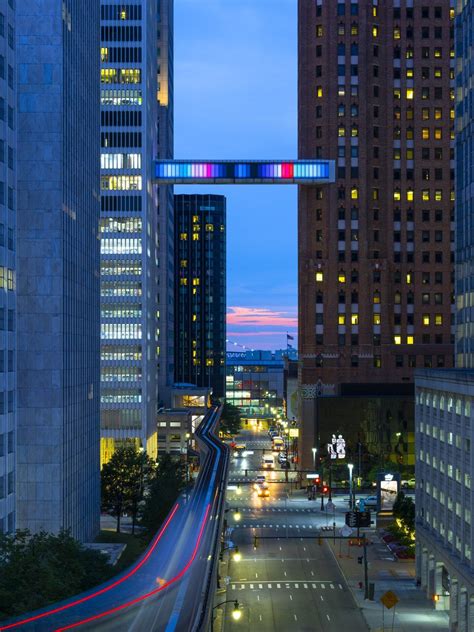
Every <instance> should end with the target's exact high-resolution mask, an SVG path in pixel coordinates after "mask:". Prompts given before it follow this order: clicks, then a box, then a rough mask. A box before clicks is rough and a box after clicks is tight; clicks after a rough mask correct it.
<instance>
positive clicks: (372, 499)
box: [356, 496, 378, 509]
mask: <svg viewBox="0 0 474 632" xmlns="http://www.w3.org/2000/svg"><path fill="white" fill-rule="evenodd" d="M361 500H363V501H364V507H367V508H369V507H372V508H373V509H376V508H377V504H378V500H377V496H367V498H358V499H357V500H356V505H359V503H360V501H361Z"/></svg>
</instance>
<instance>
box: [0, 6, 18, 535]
mask: <svg viewBox="0 0 474 632" xmlns="http://www.w3.org/2000/svg"><path fill="white" fill-rule="evenodd" d="M15 29H16V25H15V11H14V9H13V4H12V3H11V2H9V3H7V2H4V3H3V5H2V7H1V12H0V121H1V125H0V290H1V292H0V340H1V342H0V533H2V532H3V531H13V530H14V529H15V527H16V520H15V484H16V480H15V479H16V475H15V463H16V421H17V416H16V407H17V399H16V379H17V375H16V334H15V329H16V257H15V243H16V215H17V214H16V210H17V204H16V201H17V200H16V198H17V193H16V177H17V174H16V163H15V156H16V152H17V141H16V120H17V110H16V101H17V90H16V81H15V76H16V71H17V59H16V50H15V39H14V33H15Z"/></svg>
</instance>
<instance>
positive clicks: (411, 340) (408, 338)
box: [407, 336, 415, 345]
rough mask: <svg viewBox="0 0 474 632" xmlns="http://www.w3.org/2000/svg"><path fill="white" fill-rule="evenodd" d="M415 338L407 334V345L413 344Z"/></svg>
mask: <svg viewBox="0 0 474 632" xmlns="http://www.w3.org/2000/svg"><path fill="white" fill-rule="evenodd" d="M414 342H415V340H414V338H413V336H407V345H412V344H414Z"/></svg>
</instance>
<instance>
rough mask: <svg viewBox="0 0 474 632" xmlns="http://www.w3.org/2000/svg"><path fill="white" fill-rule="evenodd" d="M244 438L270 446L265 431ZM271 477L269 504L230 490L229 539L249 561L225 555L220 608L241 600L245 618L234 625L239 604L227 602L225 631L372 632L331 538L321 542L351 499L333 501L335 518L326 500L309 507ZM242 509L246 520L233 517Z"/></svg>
mask: <svg viewBox="0 0 474 632" xmlns="http://www.w3.org/2000/svg"><path fill="white" fill-rule="evenodd" d="M244 440H245V442H246V444H247V448H248V449H249V450H250V451H251V450H252V449H254V448H255V449H259V448H262V447H266V448H270V446H271V443H270V440H269V439H268V438H267V435H266V434H265V433H263V432H262V433H259V434H258V435H251V434H250V433H246V435H245V438H244ZM260 459H261V453H260V452H256V453H255V454H254V455H249V456H247V458H246V459H245V460H244V459H233V460H232V462H231V471H230V475H229V478H231V479H233V480H238V478H239V474H241V473H242V470H243V469H245V468H246V467H247V468H249V469H254V468H258V467H259V463H260ZM255 475H256V473H255ZM266 475H267V479H269V488H270V497H269V498H267V499H260V498H258V497H257V496H256V493H255V491H254V490H253V486H252V485H244V484H242V485H241V486H240V489H235V485H231V486H230V487H231V489H230V490H228V492H227V500H228V506H229V507H230V508H231V511H230V512H229V516H230V517H229V519H228V524H229V529H228V532H227V538H228V541H229V542H230V543H231V545H237V546H238V547H239V551H240V553H241V555H242V559H241V561H240V562H235V561H233V560H230V561H228V560H229V558H228V553H227V552H226V553H225V561H224V564H223V565H222V568H221V575H222V578H221V582H222V584H223V585H224V584H226V592H225V593H221V594H219V595H218V596H217V598H216V603H219V602H220V601H224V600H226V599H237V600H238V601H239V603H240V604H241V609H242V617H241V619H240V621H238V622H234V621H233V620H232V617H231V613H232V608H233V606H232V604H227V605H226V606H225V608H226V609H227V611H226V612H225V613H224V617H223V622H224V623H223V630H225V632H237V631H238V630H240V631H242V632H253V631H255V630H258V632H270V631H271V632H280V631H281V632H288V630H292V631H293V630H294V631H298V632H305V631H306V630H307V631H308V632H309V631H310V630H311V631H312V632H314V631H321V632H332V631H334V632H336V630H337V632H340V631H341V630H343V629H347V630H351V632H366V631H367V625H366V623H365V621H364V619H363V617H362V615H361V614H360V611H359V609H358V608H357V606H356V604H355V602H354V600H353V598H352V595H351V593H350V591H349V589H348V586H347V583H346V581H345V579H344V577H343V575H342V574H341V572H340V570H339V567H338V565H337V562H336V560H335V559H334V556H333V554H332V552H331V551H330V549H329V547H328V546H327V545H326V543H325V542H324V540H323V542H322V544H319V542H318V537H317V534H318V533H319V529H320V527H321V526H323V527H325V526H326V525H328V526H329V527H330V526H332V523H333V521H334V522H335V523H336V531H337V530H338V529H339V528H340V527H341V526H342V525H343V523H344V513H345V512H346V511H347V500H348V499H347V498H346V497H345V496H344V495H342V496H341V497H338V498H334V503H335V506H336V508H335V511H334V512H330V513H329V514H328V513H327V512H326V511H321V509H320V506H321V505H320V500H319V499H318V500H316V501H308V500H307V499H306V497H305V496H304V495H303V494H301V493H299V492H297V491H295V489H294V486H292V487H293V491H292V492H291V493H290V489H289V488H290V485H289V484H287V483H286V482H284V481H285V475H284V473H283V472H274V473H270V474H268V473H267V474H266ZM272 481H273V482H272ZM346 496H347V495H346ZM237 507H238V509H239V513H240V514H241V519H240V521H238V522H236V521H235V520H234V518H233V513H234V511H235V509H236V508H237ZM327 533H328V535H329V534H330V533H332V531H331V532H327ZM255 536H257V541H256V544H257V548H256V549H255V548H254V543H255V542H254V537H255Z"/></svg>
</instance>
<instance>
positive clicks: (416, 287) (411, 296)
mask: <svg viewBox="0 0 474 632" xmlns="http://www.w3.org/2000/svg"><path fill="white" fill-rule="evenodd" d="M453 12H454V9H453V6H452V2H450V1H449V0H440V1H439V2H436V3H435V5H433V3H416V2H413V0H391V1H390V2H379V1H378V0H359V2H350V1H349V0H347V1H342V0H341V1H335V0H334V1H333V0H315V1H313V0H299V158H300V159H303V158H309V157H316V158H318V157H324V158H328V159H334V160H336V182H335V184H331V185H326V186H321V187H317V186H315V187H310V186H308V187H300V191H299V229H298V231H299V247H298V248H299V250H298V255H299V357H300V376H299V381H300V390H301V415H302V420H303V438H302V446H303V464H304V465H307V466H309V465H310V464H311V458H312V457H311V448H312V447H319V445H320V443H321V444H324V443H325V440H326V437H321V436H320V430H319V423H320V418H321V414H322V412H321V411H320V410H319V408H320V407H319V402H320V401H321V400H322V398H324V397H333V396H339V397H344V396H345V395H349V394H350V395H354V396H358V395H362V394H363V395H366V396H368V397H371V396H373V395H375V394H378V395H383V396H387V397H391V398H393V397H395V398H402V399H401V401H400V406H401V407H402V408H403V406H404V404H403V398H405V397H411V398H412V401H413V373H414V370H415V368H416V367H427V368H429V367H439V368H443V367H451V366H453V330H452V323H451V320H452V309H453V305H452V300H453V298H452V294H453V252H452V248H453V231H454V225H453V221H454V217H453V200H454V188H453V187H454V180H453V167H454V163H453V152H454V149H453V147H454V146H453V142H454V141H453V134H454V128H453V117H454V101H453V98H454V88H453V81H452V78H453V73H454V59H453V55H454V50H453V39H452V27H453ZM334 315H337V316H336V318H335V316H334ZM348 405H349V406H350V403H348ZM400 406H398V405H397V408H400ZM410 417H411V418H413V412H412V413H411V415H410ZM361 419H362V417H361ZM359 421H360V420H359ZM352 423H354V424H357V423H358V422H357V421H354V420H353V422H352ZM413 430H414V428H413V426H412V427H411V428H407V431H408V432H411V433H413ZM409 441H410V437H409V436H406V437H404V443H406V444H408V443H409Z"/></svg>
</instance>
